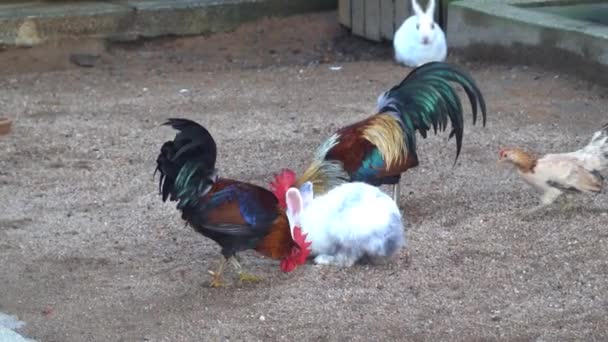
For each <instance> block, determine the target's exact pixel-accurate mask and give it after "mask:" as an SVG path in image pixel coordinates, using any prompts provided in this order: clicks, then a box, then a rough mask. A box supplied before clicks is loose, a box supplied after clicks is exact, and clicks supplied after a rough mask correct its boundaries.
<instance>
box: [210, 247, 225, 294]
mask: <svg viewBox="0 0 608 342" xmlns="http://www.w3.org/2000/svg"><path fill="white" fill-rule="evenodd" d="M225 266H226V258H225V257H224V256H223V255H222V260H221V261H220V266H219V267H218V268H217V271H215V272H213V271H209V273H211V275H212V276H213V280H211V284H210V285H211V286H213V287H222V286H224V285H225V284H224V281H223V280H222V273H224V267H225Z"/></svg>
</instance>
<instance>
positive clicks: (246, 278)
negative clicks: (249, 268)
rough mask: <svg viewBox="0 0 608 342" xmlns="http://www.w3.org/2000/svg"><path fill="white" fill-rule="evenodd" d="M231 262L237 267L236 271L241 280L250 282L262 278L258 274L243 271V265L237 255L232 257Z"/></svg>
mask: <svg viewBox="0 0 608 342" xmlns="http://www.w3.org/2000/svg"><path fill="white" fill-rule="evenodd" d="M230 262H232V266H234V269H236V272H237V273H238V274H239V280H240V281H248V282H252V283H253V282H258V281H261V280H262V278H260V277H258V276H256V275H253V274H249V273H245V272H243V267H242V266H241V264H240V263H239V261H238V260H237V259H236V257H232V258H230Z"/></svg>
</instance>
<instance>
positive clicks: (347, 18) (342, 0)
mask: <svg viewBox="0 0 608 342" xmlns="http://www.w3.org/2000/svg"><path fill="white" fill-rule="evenodd" d="M350 1H351V0H339V2H338V21H339V22H340V24H342V25H344V26H346V27H348V28H350V27H351V15H352V12H351V11H350Z"/></svg>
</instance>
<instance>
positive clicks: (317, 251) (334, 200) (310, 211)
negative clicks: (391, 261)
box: [286, 182, 405, 267]
mask: <svg viewBox="0 0 608 342" xmlns="http://www.w3.org/2000/svg"><path fill="white" fill-rule="evenodd" d="M313 197H314V194H313V190H312V183H310V182H306V183H304V184H303V185H302V186H301V187H300V189H297V188H290V189H289V190H288V192H287V201H286V202H287V217H288V219H289V224H290V227H291V229H292V230H293V227H295V226H298V227H300V228H301V229H302V232H303V233H305V234H307V237H306V240H307V241H309V242H311V243H312V244H311V246H310V249H311V256H314V257H315V258H314V262H315V263H316V264H321V265H335V266H341V267H350V266H352V265H353V264H355V263H356V262H357V261H359V260H361V259H362V258H366V259H367V258H369V259H370V260H376V259H377V258H385V257H390V256H391V255H393V254H395V252H397V251H398V250H400V249H401V248H402V247H403V246H404V245H405V236H404V235H405V234H404V226H403V223H402V220H401V212H400V211H399V208H398V207H397V204H396V203H395V201H393V199H392V198H391V197H390V196H388V195H387V194H385V193H384V192H382V191H381V190H380V189H379V188H377V187H375V186H372V185H369V184H366V183H361V182H353V183H345V184H343V185H340V186H338V187H336V188H334V189H332V190H331V191H329V192H328V193H326V194H324V195H322V196H318V197H316V198H313Z"/></svg>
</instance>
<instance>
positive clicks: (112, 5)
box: [0, 0, 337, 46]
mask: <svg viewBox="0 0 608 342" xmlns="http://www.w3.org/2000/svg"><path fill="white" fill-rule="evenodd" d="M16 1H17V0H16ZM336 7H337V0H225V1H219V0H115V1H111V2H107V1H84V2H83V1H78V2H68V3H64V2H60V3H52V2H51V3H48V2H26V3H14V4H11V3H8V4H7V3H0V45H4V46H34V45H38V44H42V43H44V42H47V41H53V40H61V39H66V38H83V37H91V38H107V39H110V40H121V41H128V40H135V39H137V38H139V37H158V36H164V35H195V34H204V33H211V32H221V31H227V30H231V29H234V28H235V27H237V26H238V25H239V24H241V23H243V22H246V21H251V20H255V19H259V18H262V17H269V16H286V15H293V14H301V13H307V12H313V11H324V10H332V9H336Z"/></svg>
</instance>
